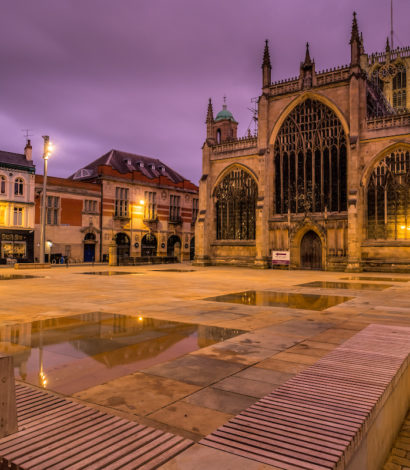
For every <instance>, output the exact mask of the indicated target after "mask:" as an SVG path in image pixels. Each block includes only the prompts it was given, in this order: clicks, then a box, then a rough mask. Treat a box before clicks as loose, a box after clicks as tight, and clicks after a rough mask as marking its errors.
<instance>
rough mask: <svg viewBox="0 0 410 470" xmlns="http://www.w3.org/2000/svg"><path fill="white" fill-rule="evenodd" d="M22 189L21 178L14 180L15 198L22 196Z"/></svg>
mask: <svg viewBox="0 0 410 470" xmlns="http://www.w3.org/2000/svg"><path fill="white" fill-rule="evenodd" d="M23 188H24V180H23V178H16V179H15V181H14V194H15V195H16V196H22V195H23V190H24V189H23Z"/></svg>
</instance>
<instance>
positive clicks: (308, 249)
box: [300, 230, 322, 269]
mask: <svg viewBox="0 0 410 470" xmlns="http://www.w3.org/2000/svg"><path fill="white" fill-rule="evenodd" d="M300 266H301V267H302V268H309V269H322V242H321V241H320V238H319V235H318V234H317V233H315V232H314V231H313V230H309V231H308V232H306V233H305V235H304V236H303V238H302V241H301V242H300Z"/></svg>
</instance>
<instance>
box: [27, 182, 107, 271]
mask: <svg viewBox="0 0 410 470" xmlns="http://www.w3.org/2000/svg"><path fill="white" fill-rule="evenodd" d="M35 180H36V197H35V224H36V225H35V243H34V245H35V248H34V253H35V258H37V259H38V258H39V255H40V231H41V226H40V224H41V218H40V214H41V200H42V197H41V195H42V191H43V175H36V177H35ZM100 207H101V186H100V185H99V184H98V183H84V182H78V181H72V180H70V179H66V178H56V177H53V176H48V177H47V201H46V209H47V210H46V214H47V215H46V223H47V228H46V247H45V254H46V261H51V262H59V261H60V259H61V257H62V256H63V257H66V256H68V257H69V258H70V259H71V261H73V262H75V261H77V262H80V261H81V262H82V261H86V262H90V261H99V260H100V249H99V245H100V243H101V242H100Z"/></svg>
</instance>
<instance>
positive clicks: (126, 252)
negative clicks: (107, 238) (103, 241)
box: [115, 232, 130, 265]
mask: <svg viewBox="0 0 410 470" xmlns="http://www.w3.org/2000/svg"><path fill="white" fill-rule="evenodd" d="M115 243H116V245H117V264H118V265H119V264H124V263H126V262H128V258H129V257H130V237H129V236H128V235H127V234H126V233H123V232H120V233H117V234H116V235H115Z"/></svg>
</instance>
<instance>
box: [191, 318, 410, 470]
mask: <svg viewBox="0 0 410 470" xmlns="http://www.w3.org/2000/svg"><path fill="white" fill-rule="evenodd" d="M409 353H410V328H404V327H392V326H385V325H370V326H368V327H367V328H365V329H364V330H362V331H361V332H359V333H358V334H356V335H355V336H353V337H352V338H351V339H349V340H348V341H346V342H345V343H344V344H342V345H341V346H340V347H338V348H336V349H335V350H333V351H332V352H330V353H329V354H328V355H326V356H325V357H323V358H322V359H320V360H319V361H318V362H316V363H315V364H314V365H312V366H310V367H309V368H307V369H305V370H304V371H303V372H301V373H299V374H297V375H296V376H295V377H293V378H292V379H290V380H289V381H287V382H286V383H285V384H283V385H281V386H280V387H279V388H277V389H275V390H274V391H273V392H272V393H270V394H269V395H267V396H266V397H264V398H262V399H261V400H259V401H258V402H256V403H255V404H254V405H253V406H251V407H250V408H248V409H247V410H245V411H243V412H242V413H240V414H239V415H237V416H235V417H234V418H233V419H231V420H230V421H229V422H227V423H226V424H225V425H223V426H221V427H220V428H218V429H217V430H216V431H214V432H213V433H211V434H210V435H208V436H206V437H205V438H204V439H202V440H201V441H200V444H203V445H206V446H210V447H213V448H216V449H220V450H223V451H226V452H229V453H232V454H236V455H239V456H242V457H246V458H248V459H252V460H256V461H258V462H262V463H265V464H268V465H272V466H273V467H275V468H279V469H283V470H302V469H303V470H330V469H338V470H339V469H348V470H378V469H380V468H382V466H383V464H384V462H385V460H386V458H387V456H388V454H389V451H390V449H391V446H392V445H393V442H394V439H395V436H396V434H397V433H398V431H399V429H400V426H401V423H402V421H403V420H404V418H405V416H406V413H407V410H408V408H409V404H410V367H409Z"/></svg>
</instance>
